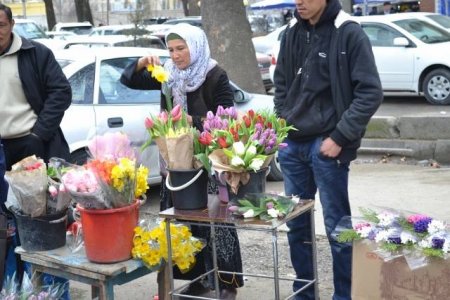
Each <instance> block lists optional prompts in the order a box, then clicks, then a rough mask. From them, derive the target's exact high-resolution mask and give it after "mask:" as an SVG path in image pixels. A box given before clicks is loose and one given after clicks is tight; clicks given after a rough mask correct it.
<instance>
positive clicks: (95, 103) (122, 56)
mask: <svg viewBox="0 0 450 300" xmlns="http://www.w3.org/2000/svg"><path fill="white" fill-rule="evenodd" d="M150 53H152V54H153V55H158V56H160V58H161V60H162V61H164V60H165V59H167V58H168V57H169V53H168V51H167V50H160V49H148V48H125V47H124V48H122V47H107V48H99V49H87V48H86V49H68V50H60V51H56V52H55V56H56V59H57V60H58V62H59V63H60V65H61V67H62V68H63V71H64V74H65V75H66V76H67V78H68V80H69V82H70V85H71V87H72V94H73V95H72V105H71V106H70V108H69V109H68V110H67V111H66V113H65V115H64V118H63V121H62V124H61V127H62V130H63V132H64V134H65V136H66V139H67V141H68V143H69V146H70V151H71V153H72V161H73V162H75V163H83V162H85V161H86V159H87V158H88V153H87V152H86V146H87V144H88V141H89V139H90V138H91V137H92V136H93V135H95V134H103V133H105V132H107V131H122V132H125V133H127V135H128V136H129V137H130V139H131V140H132V143H133V145H135V146H136V147H140V146H142V145H143V143H144V142H145V140H146V139H147V138H148V133H147V131H146V130H145V127H144V119H145V117H147V116H149V114H150V113H153V114H157V113H159V110H160V108H159V105H160V91H159V90H153V91H142V90H133V89H130V88H128V87H126V86H124V85H123V84H121V83H120V80H119V79H120V76H121V74H122V71H123V69H124V68H125V67H126V66H127V65H128V64H129V63H130V62H131V61H134V60H135V59H137V58H139V57H141V56H144V55H149V54H150ZM231 85H232V89H233V91H234V93H235V106H236V108H237V109H239V110H244V111H245V110H248V109H250V108H252V109H259V108H269V109H272V108H273V97H271V96H267V95H259V94H250V93H247V92H245V91H243V90H242V89H240V88H239V87H237V86H236V85H234V84H233V83H231ZM141 160H142V161H143V163H144V164H145V165H146V166H148V167H149V168H150V174H149V183H150V184H155V183H158V182H159V181H160V175H159V159H158V149H157V147H156V145H151V146H150V147H149V148H147V149H146V150H145V151H143V152H142V153H141ZM269 176H270V177H269V178H270V179H273V180H281V179H282V176H281V172H280V170H279V167H278V164H277V163H276V162H275V161H274V162H273V163H272V165H271V173H270V174H269Z"/></svg>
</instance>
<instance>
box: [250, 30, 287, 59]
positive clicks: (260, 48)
mask: <svg viewBox="0 0 450 300" xmlns="http://www.w3.org/2000/svg"><path fill="white" fill-rule="evenodd" d="M285 28H286V25H283V26H281V27H278V28H277V29H275V30H274V31H272V32H271V33H269V34H266V35H263V36H257V37H254V38H252V42H253V47H254V48H255V51H256V52H260V53H264V54H267V55H272V48H273V45H274V44H275V43H277V41H279V40H280V36H281V34H282V32H283V30H284V29H285Z"/></svg>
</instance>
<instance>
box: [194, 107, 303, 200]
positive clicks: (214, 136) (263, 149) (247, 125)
mask: <svg viewBox="0 0 450 300" xmlns="http://www.w3.org/2000/svg"><path fill="white" fill-rule="evenodd" d="M203 129H204V132H202V133H201V134H200V139H199V142H200V143H201V144H203V145H205V146H206V147H207V148H206V153H207V155H208V157H209V159H210V160H211V161H212V165H213V167H214V169H215V170H216V171H218V172H226V174H227V176H226V177H227V178H226V180H227V182H228V183H229V185H230V186H231V189H232V190H233V192H235V193H236V192H237V189H238V185H239V182H241V183H242V184H246V183H247V182H248V180H249V174H248V172H249V171H254V172H256V171H259V170H261V169H263V168H265V167H267V166H268V165H269V163H270V161H271V160H272V158H273V155H274V154H275V153H276V152H277V151H278V149H281V148H283V147H286V144H285V143H283V140H284V139H285V138H286V137H287V134H288V132H289V131H290V130H295V128H294V127H293V126H287V125H286V121H285V120H284V119H282V118H278V117H277V116H276V115H275V113H273V112H270V111H268V110H259V111H253V110H249V111H247V112H246V113H245V114H243V115H242V116H240V117H238V114H237V112H236V110H235V109H234V108H227V109H224V108H223V107H220V106H219V108H218V109H217V112H216V114H213V113H212V112H208V114H207V116H206V119H205V121H204V123H203Z"/></svg>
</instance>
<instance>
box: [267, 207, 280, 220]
mask: <svg viewBox="0 0 450 300" xmlns="http://www.w3.org/2000/svg"><path fill="white" fill-rule="evenodd" d="M267 213H268V214H269V216H271V217H272V218H278V215H279V214H280V211H279V210H278V209H275V208H271V209H268V210H267Z"/></svg>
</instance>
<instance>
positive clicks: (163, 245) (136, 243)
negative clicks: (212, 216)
mask: <svg viewBox="0 0 450 300" xmlns="http://www.w3.org/2000/svg"><path fill="white" fill-rule="evenodd" d="M170 232H171V236H170V237H171V245H172V263H173V264H174V265H176V266H177V267H178V268H179V269H180V271H181V272H188V271H189V270H190V269H191V268H192V267H193V266H194V265H195V261H196V260H195V255H196V254H197V253H198V252H200V251H201V250H202V249H203V247H204V246H205V241H203V240H200V239H198V238H195V237H193V236H192V233H191V231H190V229H189V227H188V226H186V225H184V224H174V223H170ZM131 253H132V256H133V258H135V259H140V260H142V262H143V263H144V264H145V265H146V266H147V267H148V268H150V269H154V268H159V267H160V264H161V261H162V260H164V261H167V259H168V248H167V238H166V222H165V221H164V220H159V219H158V220H141V221H140V222H139V226H138V227H136V228H135V235H134V239H133V249H132V250H131Z"/></svg>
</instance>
